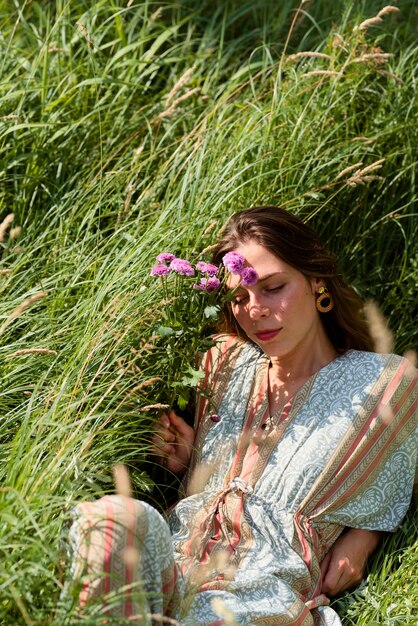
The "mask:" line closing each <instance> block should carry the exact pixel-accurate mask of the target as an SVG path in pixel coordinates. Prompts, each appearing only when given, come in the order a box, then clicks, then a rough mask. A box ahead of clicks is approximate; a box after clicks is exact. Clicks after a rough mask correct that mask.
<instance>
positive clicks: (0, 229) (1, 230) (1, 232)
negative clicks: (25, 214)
mask: <svg viewBox="0 0 418 626" xmlns="http://www.w3.org/2000/svg"><path fill="white" fill-rule="evenodd" d="M14 218H15V216H14V213H9V215H6V217H5V218H4V220H3V221H2V223H1V224H0V241H3V240H4V237H5V235H6V231H7V229H8V228H9V226H10V224H11V223H12V222H13V220H14Z"/></svg>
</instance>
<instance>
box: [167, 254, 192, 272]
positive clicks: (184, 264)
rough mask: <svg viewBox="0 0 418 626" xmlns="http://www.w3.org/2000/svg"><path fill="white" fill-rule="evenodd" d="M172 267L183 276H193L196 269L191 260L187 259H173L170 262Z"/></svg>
mask: <svg viewBox="0 0 418 626" xmlns="http://www.w3.org/2000/svg"><path fill="white" fill-rule="evenodd" d="M170 267H171V269H172V270H173V271H174V272H177V273H178V274H181V275H182V276H193V274H194V269H193V268H192V266H191V264H190V261H186V260H185V259H177V258H175V259H173V260H172V261H171V263H170Z"/></svg>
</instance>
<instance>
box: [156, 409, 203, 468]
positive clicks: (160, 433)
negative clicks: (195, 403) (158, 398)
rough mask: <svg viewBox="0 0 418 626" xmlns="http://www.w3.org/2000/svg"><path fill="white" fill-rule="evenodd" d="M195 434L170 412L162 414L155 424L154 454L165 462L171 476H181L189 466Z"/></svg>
mask: <svg viewBox="0 0 418 626" xmlns="http://www.w3.org/2000/svg"><path fill="white" fill-rule="evenodd" d="M194 438H195V433H194V430H193V428H192V427H191V426H189V425H188V424H186V422H185V421H184V419H183V418H182V417H179V416H178V415H176V414H175V413H174V411H171V412H170V415H167V414H166V413H163V414H162V415H161V417H160V419H159V420H158V422H157V428H156V430H155V435H154V436H153V438H152V442H153V444H154V448H153V451H154V454H156V455H157V456H159V457H160V459H161V461H164V460H165V461H166V463H165V466H166V467H167V469H168V470H169V471H170V472H173V474H183V473H184V472H185V471H186V469H187V468H188V466H189V463H190V457H191V454H192V446H193V444H194Z"/></svg>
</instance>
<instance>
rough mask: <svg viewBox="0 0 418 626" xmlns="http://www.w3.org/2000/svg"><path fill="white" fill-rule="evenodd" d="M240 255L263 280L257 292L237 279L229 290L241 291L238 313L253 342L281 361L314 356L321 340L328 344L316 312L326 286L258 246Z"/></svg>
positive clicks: (233, 277) (237, 296)
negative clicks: (305, 353) (308, 354)
mask: <svg viewBox="0 0 418 626" xmlns="http://www.w3.org/2000/svg"><path fill="white" fill-rule="evenodd" d="M234 252H237V253H239V254H241V255H242V256H243V257H244V258H245V260H246V266H248V267H252V268H254V269H255V271H256V272H257V275H258V281H257V282H256V284H255V285H254V286H251V287H243V286H241V285H240V276H238V275H235V274H230V276H229V278H228V281H227V286H228V288H229V289H235V288H236V291H235V292H234V300H233V302H232V303H231V308H232V313H233V315H234V317H235V319H236V321H237V322H238V324H239V326H240V327H241V328H242V330H243V331H244V332H245V333H246V335H247V336H248V337H249V339H251V340H252V341H254V343H256V344H258V345H259V346H260V348H261V349H262V350H263V351H264V352H265V353H266V354H267V355H268V356H270V357H276V358H279V359H280V358H284V357H290V356H292V355H296V354H299V353H300V352H301V351H303V350H309V348H310V347H311V346H313V345H316V344H317V342H318V340H319V341H320V342H321V341H326V342H328V340H327V338H326V335H325V332H324V329H323V326H322V323H321V320H320V317H319V314H318V311H317V309H316V306H315V300H316V297H317V295H316V294H317V292H318V289H319V287H320V286H321V285H323V284H324V282H323V281H322V280H318V279H316V278H312V279H308V278H306V277H305V276H304V275H303V274H301V272H299V271H298V270H297V269H295V268H294V267H292V266H291V265H288V264H287V263H285V262H284V261H282V260H281V259H279V258H278V257H276V256H275V255H274V254H272V253H271V252H270V251H269V250H267V249H266V248H264V247H263V246H261V245H260V244H258V243H256V242H255V241H252V240H249V241H248V242H246V243H243V244H240V245H239V246H238V247H237V248H235V249H234Z"/></svg>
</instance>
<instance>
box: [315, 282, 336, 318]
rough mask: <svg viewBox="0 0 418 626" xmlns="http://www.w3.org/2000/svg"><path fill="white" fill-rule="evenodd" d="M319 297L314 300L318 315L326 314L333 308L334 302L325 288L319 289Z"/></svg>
mask: <svg viewBox="0 0 418 626" xmlns="http://www.w3.org/2000/svg"><path fill="white" fill-rule="evenodd" d="M318 293H319V296H318V297H317V299H316V308H317V309H318V311H319V312H320V313H328V311H331V309H333V308H334V300H333V299H332V295H331V294H330V292H329V291H328V289H327V288H326V287H320V288H319V290H318Z"/></svg>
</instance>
